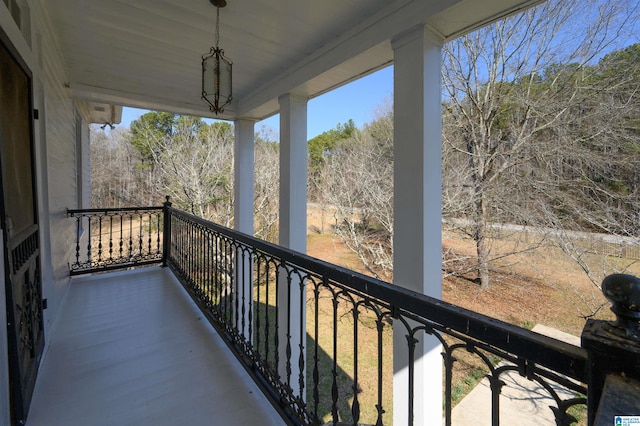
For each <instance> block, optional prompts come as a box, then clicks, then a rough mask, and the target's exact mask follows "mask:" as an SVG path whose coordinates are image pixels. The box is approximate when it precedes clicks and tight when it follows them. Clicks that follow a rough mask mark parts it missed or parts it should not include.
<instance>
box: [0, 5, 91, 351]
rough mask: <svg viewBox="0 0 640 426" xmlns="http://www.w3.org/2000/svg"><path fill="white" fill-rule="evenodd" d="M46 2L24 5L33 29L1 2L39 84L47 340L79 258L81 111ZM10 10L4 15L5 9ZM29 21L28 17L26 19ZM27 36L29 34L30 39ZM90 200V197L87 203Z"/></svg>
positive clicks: (7, 27) (6, 23) (1, 18)
mask: <svg viewBox="0 0 640 426" xmlns="http://www.w3.org/2000/svg"><path fill="white" fill-rule="evenodd" d="M43 1H44V0H23V1H22V2H21V4H22V7H23V9H22V10H21V14H22V15H24V14H25V13H27V14H29V19H28V23H29V25H28V28H26V27H23V28H18V26H17V25H16V24H15V22H14V20H13V19H11V16H10V15H7V14H6V13H5V11H7V9H6V5H5V3H4V2H0V26H1V27H2V30H3V32H4V33H5V34H7V35H8V39H9V42H10V43H11V45H12V46H13V47H14V48H15V49H16V50H17V51H18V53H19V55H20V56H21V57H22V59H23V60H24V62H25V63H26V65H27V67H28V68H29V69H30V70H31V72H32V74H33V80H34V96H35V103H34V105H35V107H36V108H37V109H39V113H40V114H39V115H40V117H39V120H37V121H36V122H35V127H34V130H35V141H36V149H35V155H36V166H37V170H36V174H37V179H38V180H37V184H38V192H39V197H38V198H39V199H38V206H39V209H40V226H41V232H42V236H41V246H42V251H43V253H42V258H43V265H42V271H43V297H45V298H47V299H48V309H47V310H46V311H45V312H44V319H45V339H46V338H47V335H48V334H49V331H50V330H51V327H52V325H54V323H55V319H56V318H57V316H58V314H59V311H60V306H61V303H62V302H63V300H64V297H65V295H66V292H67V289H68V284H69V273H68V263H69V262H70V260H71V258H72V256H73V254H74V253H75V244H74V241H75V222H74V220H73V219H68V218H67V217H66V210H67V208H78V207H79V206H78V195H77V194H78V193H79V191H78V190H77V186H76V185H77V180H78V172H77V168H76V166H77V164H78V162H77V161H76V147H77V142H76V141H77V140H76V118H75V117H76V116H75V114H76V112H75V108H74V102H73V99H72V97H71V91H70V90H69V88H68V87H67V86H68V83H67V82H68V78H67V75H66V66H65V63H64V59H63V57H62V55H61V53H60V49H59V45H58V43H57V40H56V38H55V34H54V32H53V31H52V28H53V27H52V23H51V22H50V21H49V17H48V16H47V14H46V13H45V11H44V10H43V8H42V2H43ZM1 9H4V10H1ZM23 18H24V16H23ZM25 32H26V34H24V33H25ZM82 123H83V125H82V126H81V130H80V131H81V134H82V138H83V140H82V146H83V147H85V148H86V153H87V154H88V146H89V145H88V137H89V133H88V127H87V126H86V124H84V123H86V120H82ZM82 164H83V166H84V167H83V170H82V172H81V173H80V176H83V177H84V178H86V179H87V187H86V188H83V189H82V190H81V192H80V193H81V194H83V196H82V197H81V198H85V197H86V196H87V195H86V194H88V192H87V191H88V173H89V164H88V161H83V162H82ZM86 199H87V200H88V198H86Z"/></svg>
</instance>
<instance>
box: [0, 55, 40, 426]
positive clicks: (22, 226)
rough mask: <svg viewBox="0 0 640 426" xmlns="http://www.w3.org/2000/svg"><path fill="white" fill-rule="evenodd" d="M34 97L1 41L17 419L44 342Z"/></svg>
mask: <svg viewBox="0 0 640 426" xmlns="http://www.w3.org/2000/svg"><path fill="white" fill-rule="evenodd" d="M30 99H31V80H30V78H29V76H28V75H27V73H26V72H25V71H24V70H23V69H22V67H21V66H20V65H19V63H18V62H17V61H16V60H15V59H14V58H13V57H12V56H11V54H10V52H9V51H8V50H7V49H6V48H5V46H3V45H2V43H0V169H1V173H0V179H1V182H2V185H1V188H0V189H1V191H2V194H1V195H2V196H1V197H0V222H1V225H2V232H3V233H4V241H5V247H4V253H5V258H4V259H3V261H4V262H5V277H4V285H5V292H6V299H7V336H8V340H9V342H8V347H9V381H10V392H11V410H12V411H11V418H12V421H13V423H14V424H22V423H23V421H24V420H25V419H26V416H27V413H28V410H29V403H30V402H31V394H32V393H33V387H34V384H35V380H36V374H37V372H38V365H39V363H40V357H41V355H42V349H43V347H44V333H43V321H42V287H41V281H40V248H39V236H38V223H37V218H38V215H37V206H36V197H35V180H34V169H33V147H32V143H33V137H32V135H33V129H32V125H31V123H32V121H31V101H30Z"/></svg>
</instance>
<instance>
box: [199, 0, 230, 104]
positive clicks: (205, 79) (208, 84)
mask: <svg viewBox="0 0 640 426" xmlns="http://www.w3.org/2000/svg"><path fill="white" fill-rule="evenodd" d="M209 1H210V2H211V4H213V5H214V6H215V7H216V12H217V13H216V45H215V47H212V48H211V50H210V51H209V53H205V54H204V55H202V99H203V100H205V101H206V102H207V103H208V104H209V110H210V111H211V112H214V113H215V114H216V115H218V114H220V113H222V112H224V107H225V106H227V105H229V104H230V103H231V100H232V99H233V97H232V93H231V68H232V67H233V63H232V62H231V61H230V60H229V59H228V58H226V57H225V56H224V50H222V49H220V46H219V45H220V8H221V7H225V6H226V5H227V2H226V1H225V0H209Z"/></svg>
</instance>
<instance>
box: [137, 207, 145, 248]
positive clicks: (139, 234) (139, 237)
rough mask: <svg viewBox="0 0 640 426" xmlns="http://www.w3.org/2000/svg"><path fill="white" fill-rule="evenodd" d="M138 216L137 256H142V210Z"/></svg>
mask: <svg viewBox="0 0 640 426" xmlns="http://www.w3.org/2000/svg"><path fill="white" fill-rule="evenodd" d="M138 216H139V222H138V245H139V247H140V249H139V251H138V257H139V258H142V255H143V253H144V248H143V247H144V242H143V231H142V230H143V225H142V222H143V217H144V216H143V215H142V212H140V213H138Z"/></svg>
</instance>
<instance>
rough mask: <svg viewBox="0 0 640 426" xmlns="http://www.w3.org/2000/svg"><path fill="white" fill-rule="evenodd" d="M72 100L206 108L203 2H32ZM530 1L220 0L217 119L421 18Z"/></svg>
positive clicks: (365, 67)
mask: <svg viewBox="0 0 640 426" xmlns="http://www.w3.org/2000/svg"><path fill="white" fill-rule="evenodd" d="M41 1H42V2H43V4H44V6H45V7H46V8H47V9H48V10H49V15H50V16H51V18H52V22H53V25H54V28H55V31H56V33H57V35H58V42H59V45H60V48H61V51H62V53H63V55H64V57H65V59H66V63H67V66H68V70H67V71H68V78H69V85H70V87H71V89H72V91H73V93H74V95H75V96H77V97H78V98H81V99H84V100H87V101H92V102H100V103H111V104H115V105H124V106H133V107H140V108H147V109H158V110H165V111H171V112H176V113H182V114H191V115H197V116H205V117H207V116H208V117H214V115H213V114H212V113H210V112H209V110H208V109H207V106H206V104H205V103H204V102H203V101H202V100H201V99H200V91H201V74H200V73H201V66H200V62H201V56H202V54H204V53H207V52H208V51H209V48H210V47H211V46H212V45H213V44H214V43H215V40H214V27H215V14H216V8H215V7H214V6H212V5H211V4H210V2H209V0H182V1H177V0H41ZM539 1H540V0H394V1H390V0H323V1H317V0H227V7H225V8H223V9H221V11H220V47H222V48H223V49H224V50H225V54H226V55H227V56H228V57H229V58H230V59H231V60H232V61H233V63H234V65H233V93H234V102H233V104H232V105H231V106H230V107H228V108H227V109H226V110H225V113H224V115H223V116H221V117H219V118H227V119H233V118H237V117H248V118H249V117H250V118H256V119H263V118H266V117H268V116H270V115H273V114H275V113H277V111H278V102H277V98H278V96H280V95H282V94H285V93H295V94H297V95H303V96H307V97H309V98H312V97H315V96H318V95H319V94H322V93H325V92H327V91H329V90H331V89H333V88H335V87H338V86H340V85H342V84H345V83H347V82H349V81H352V80H354V79H357V78H359V77H360V76H363V75H366V74H368V73H370V72H372V71H375V70H377V69H379V68H381V67H384V66H385V65H388V64H390V63H391V62H392V60H393V52H392V49H391V42H390V40H391V39H392V38H394V37H395V36H397V35H399V34H402V33H403V32H405V31H407V30H409V29H411V28H413V27H415V26H416V25H419V24H427V25H428V26H429V27H430V28H431V29H432V30H433V31H434V32H435V33H436V34H438V35H439V36H440V37H442V39H444V40H447V39H450V38H453V37H455V36H457V35H459V34H462V33H464V32H467V31H470V30H472V29H474V28H477V27H479V26H481V25H483V24H485V23H487V22H490V21H492V20H495V19H498V18H500V17H503V16H505V15H507V14H510V13H513V12H515V11H518V10H521V9H524V8H526V7H529V6H531V5H533V4H536V3H538V2H539Z"/></svg>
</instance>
